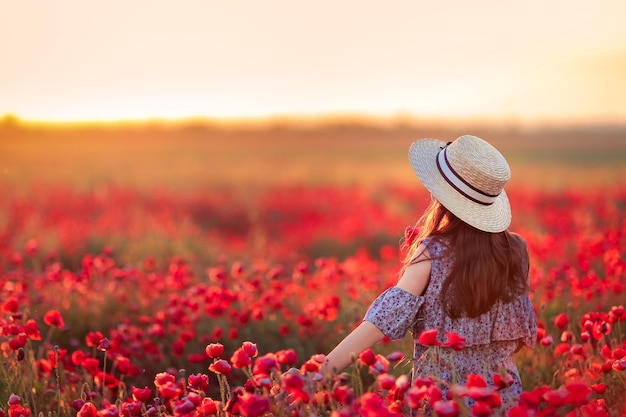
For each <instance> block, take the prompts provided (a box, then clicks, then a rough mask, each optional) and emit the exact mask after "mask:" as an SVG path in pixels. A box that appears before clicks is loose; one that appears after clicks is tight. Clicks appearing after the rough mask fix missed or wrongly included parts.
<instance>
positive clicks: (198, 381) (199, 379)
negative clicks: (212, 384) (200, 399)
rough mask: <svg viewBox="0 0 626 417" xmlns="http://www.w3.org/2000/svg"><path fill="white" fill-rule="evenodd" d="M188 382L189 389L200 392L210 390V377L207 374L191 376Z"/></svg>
mask: <svg viewBox="0 0 626 417" xmlns="http://www.w3.org/2000/svg"><path fill="white" fill-rule="evenodd" d="M187 382H188V383H189V387H191V388H194V389H197V390H200V391H206V389H207V388H209V376H208V375H205V374H200V373H198V374H193V375H189V379H188V380H187Z"/></svg>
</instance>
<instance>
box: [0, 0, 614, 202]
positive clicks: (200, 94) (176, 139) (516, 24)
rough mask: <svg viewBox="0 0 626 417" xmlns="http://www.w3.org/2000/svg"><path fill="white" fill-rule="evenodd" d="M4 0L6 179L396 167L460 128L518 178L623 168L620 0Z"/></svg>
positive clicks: (241, 182) (193, 180)
mask: <svg viewBox="0 0 626 417" xmlns="http://www.w3.org/2000/svg"><path fill="white" fill-rule="evenodd" d="M3 9H4V10H3V13H2V15H1V16H0V39H3V40H4V42H3V52H2V57H3V59H2V61H3V64H2V66H1V67H0V183H1V184H3V186H5V187H12V188H14V187H16V188H23V187H24V186H25V185H26V184H33V183H44V184H50V183H62V184H69V185H70V186H72V187H79V188H91V187H94V186H97V185H102V184H122V185H130V186H133V187H135V186H139V187H146V186H151V187H152V186H168V187H173V188H175V189H192V188H206V187H210V186H229V187H234V186H243V187H246V188H249V187H251V186H258V185H267V184H285V183H306V184H309V183H329V182H330V183H339V184H354V183H359V184H376V183H382V182H398V181H400V182H407V181H413V180H414V178H413V176H412V172H411V171H410V168H409V167H408V164H406V149H408V146H409V144H410V142H412V141H413V140H415V139H418V138H420V137H436V138H440V139H443V140H453V139H455V138H456V137H458V136H460V135H461V134H465V133H472V134H477V135H480V136H483V137H484V138H485V139H487V140H488V141H490V142H492V143H494V144H495V145H496V146H498V147H499V148H501V150H502V151H503V153H504V154H505V156H506V157H507V158H508V159H509V161H510V163H511V165H512V166H513V168H514V175H513V179H512V181H513V183H519V184H521V185H525V186H533V185H540V186H542V187H544V186H555V187H563V186H578V185H581V184H590V183H592V184H598V183H602V184H604V183H607V182H609V183H614V182H616V181H618V180H620V179H621V178H623V177H624V165H625V164H624V162H625V161H626V135H625V131H626V130H625V129H626V100H624V97H626V26H624V25H623V24H622V23H623V22H622V21H621V19H622V17H623V16H625V15H626V3H624V2H622V1H619V0H602V1H597V2H587V1H581V0H576V1H569V2H561V1H557V2H550V3H547V4H546V3H545V2H540V1H537V0H532V1H530V2H523V3H521V2H511V1H504V2H502V1H495V0H479V1H475V2H471V3H468V2H464V1H460V0H450V1H444V2H438V3H432V2H431V3H424V2H414V1H392V2H381V1H373V2H365V3H363V2H357V1H344V2H340V3H337V2H326V1H322V2H314V3H306V2H305V3H299V2H297V3H294V2H290V1H286V0H270V1H266V2H262V3H256V2H245V1H232V2H218V1H189V2H185V3H182V4H181V3H179V2H177V3H174V2H170V1H163V2H157V3H155V2H149V1H146V0H138V1H134V2H131V3H128V2H123V1H118V0H116V1H110V2H107V3H106V4H104V3H102V4H96V3H85V2H80V1H77V0H61V1H58V2H45V1H34V2H13V3H9V4H6V5H4V7H3ZM2 115H4V116H2ZM581 172H584V175H574V174H576V173H578V174H580V173H581ZM5 197H6V194H5Z"/></svg>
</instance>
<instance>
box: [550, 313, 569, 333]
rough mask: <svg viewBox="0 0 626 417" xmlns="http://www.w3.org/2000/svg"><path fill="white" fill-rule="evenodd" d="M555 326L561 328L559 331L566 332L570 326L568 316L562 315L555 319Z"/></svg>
mask: <svg viewBox="0 0 626 417" xmlns="http://www.w3.org/2000/svg"><path fill="white" fill-rule="evenodd" d="M554 324H555V326H556V327H558V328H559V330H565V328H566V327H567V325H568V324H569V318H568V317H567V314H565V313H561V314H559V315H557V316H556V318H555V319H554Z"/></svg>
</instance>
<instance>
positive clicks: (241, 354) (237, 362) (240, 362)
mask: <svg viewBox="0 0 626 417" xmlns="http://www.w3.org/2000/svg"><path fill="white" fill-rule="evenodd" d="M230 362H231V363H232V364H233V366H234V367H235V368H238V369H241V368H245V367H246V366H249V365H252V360H251V359H250V356H249V355H248V354H247V353H246V351H245V350H244V349H243V348H239V349H237V350H236V351H235V352H234V353H233V356H231V357H230Z"/></svg>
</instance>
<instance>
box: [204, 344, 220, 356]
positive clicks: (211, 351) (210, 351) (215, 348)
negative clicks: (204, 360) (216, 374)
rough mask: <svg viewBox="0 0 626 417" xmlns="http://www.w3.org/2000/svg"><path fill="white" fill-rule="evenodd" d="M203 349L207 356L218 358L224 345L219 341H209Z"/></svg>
mask: <svg viewBox="0 0 626 417" xmlns="http://www.w3.org/2000/svg"><path fill="white" fill-rule="evenodd" d="M204 351H205V352H206V354H207V356H208V357H209V358H219V357H221V356H222V354H223V353H224V345H222V344H221V343H211V344H210V345H208V346H207V347H206V348H205V349H204Z"/></svg>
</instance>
